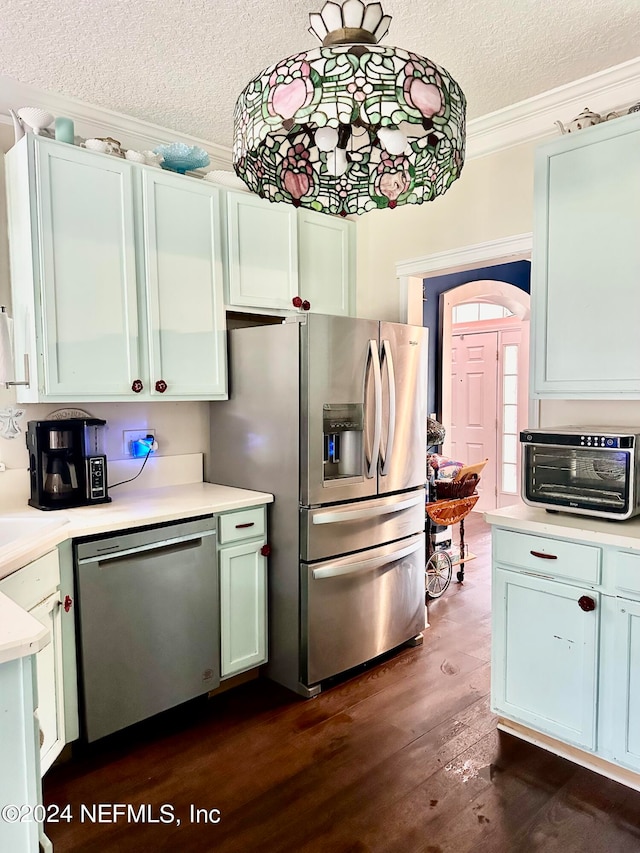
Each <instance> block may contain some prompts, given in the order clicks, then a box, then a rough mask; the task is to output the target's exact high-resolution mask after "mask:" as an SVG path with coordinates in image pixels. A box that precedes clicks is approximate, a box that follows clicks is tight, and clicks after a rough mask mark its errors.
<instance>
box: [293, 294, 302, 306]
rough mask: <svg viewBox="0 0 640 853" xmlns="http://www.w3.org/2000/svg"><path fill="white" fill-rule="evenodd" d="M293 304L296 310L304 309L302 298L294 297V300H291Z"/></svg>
mask: <svg viewBox="0 0 640 853" xmlns="http://www.w3.org/2000/svg"><path fill="white" fill-rule="evenodd" d="M291 304H292V305H293V307H294V308H302V297H301V296H294V297H293V299H292V300H291Z"/></svg>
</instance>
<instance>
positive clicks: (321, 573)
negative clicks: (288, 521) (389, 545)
mask: <svg viewBox="0 0 640 853" xmlns="http://www.w3.org/2000/svg"><path fill="white" fill-rule="evenodd" d="M422 544H423V543H422V541H419V542H414V543H413V545H408V546H407V547H406V548H401V549H400V550H399V551H394V552H393V554H385V555H384V556H382V557H372V558H371V559H369V560H359V561H358V562H355V563H347V564H346V565H336V564H335V563H334V564H333V565H331V564H329V565H328V566H323V567H322V568H319V569H313V571H312V572H311V575H312V577H313V579H314V580H322V579H325V578H338V577H344V576H345V575H360V574H363V573H364V572H372V571H375V569H380V568H382V566H386V565H390V564H391V563H395V562H397V560H401V559H402V558H403V557H408V556H409V554H414V553H415V552H416V551H417V550H418V549H419V548H422Z"/></svg>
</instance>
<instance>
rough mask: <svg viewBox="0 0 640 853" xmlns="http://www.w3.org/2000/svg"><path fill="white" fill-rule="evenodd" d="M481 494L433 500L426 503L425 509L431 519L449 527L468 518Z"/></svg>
mask: <svg viewBox="0 0 640 853" xmlns="http://www.w3.org/2000/svg"><path fill="white" fill-rule="evenodd" d="M479 497H480V496H479V495H471V496H470V497H468V498H454V499H453V500H442V501H432V502H431V503H427V504H426V505H425V510H426V513H427V515H428V516H429V518H430V519H431V521H433V522H434V523H435V524H442V525H443V526H444V527H448V526H449V525H450V524H457V523H458V522H459V521H462V519H463V518H466V517H467V515H469V513H470V512H471V510H472V509H473V508H474V506H475V505H476V502H477V500H478V498H479Z"/></svg>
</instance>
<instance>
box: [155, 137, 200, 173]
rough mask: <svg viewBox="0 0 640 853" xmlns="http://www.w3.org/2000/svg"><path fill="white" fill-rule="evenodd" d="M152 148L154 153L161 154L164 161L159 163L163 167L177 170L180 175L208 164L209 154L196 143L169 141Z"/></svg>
mask: <svg viewBox="0 0 640 853" xmlns="http://www.w3.org/2000/svg"><path fill="white" fill-rule="evenodd" d="M153 150H154V153H155V154H162V156H163V157H164V162H163V163H162V164H161V165H162V168H163V169H169V170H171V171H172V172H179V173H180V174H181V175H184V173H185V172H190V171H192V170H193V169H202V168H203V167H204V166H208V165H209V155H208V154H207V152H206V151H204V150H203V149H202V148H198V146H197V145H187V144H186V143H184V142H171V143H169V144H168V145H158V146H157V148H154V149H153Z"/></svg>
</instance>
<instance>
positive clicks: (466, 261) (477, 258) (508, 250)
mask: <svg viewBox="0 0 640 853" xmlns="http://www.w3.org/2000/svg"><path fill="white" fill-rule="evenodd" d="M532 240H533V237H532V235H531V233H527V234H514V235H513V236H512V237H501V238H500V239H498V240H488V241H487V242H486V243H474V244H473V245H472V246H465V247H464V248H462V249H451V250H449V251H445V252H436V253H435V254H433V255H425V256H424V257H422V258H412V259H411V260H408V261H400V262H399V263H397V264H396V275H397V276H398V277H402V276H418V277H420V278H424V276H428V275H433V274H434V273H439V272H442V271H443V270H446V272H448V273H449V272H456V271H458V270H463V269H465V268H467V267H477V266H478V265H482V264H486V265H487V266H493V265H495V264H504V263H508V262H509V261H515V260H521V259H523V258H525V259H528V258H529V257H530V256H531V244H532Z"/></svg>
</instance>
